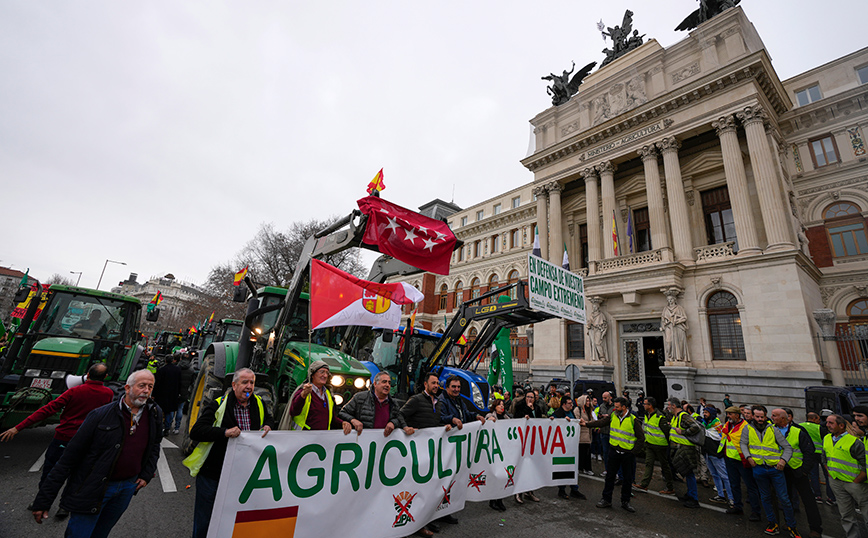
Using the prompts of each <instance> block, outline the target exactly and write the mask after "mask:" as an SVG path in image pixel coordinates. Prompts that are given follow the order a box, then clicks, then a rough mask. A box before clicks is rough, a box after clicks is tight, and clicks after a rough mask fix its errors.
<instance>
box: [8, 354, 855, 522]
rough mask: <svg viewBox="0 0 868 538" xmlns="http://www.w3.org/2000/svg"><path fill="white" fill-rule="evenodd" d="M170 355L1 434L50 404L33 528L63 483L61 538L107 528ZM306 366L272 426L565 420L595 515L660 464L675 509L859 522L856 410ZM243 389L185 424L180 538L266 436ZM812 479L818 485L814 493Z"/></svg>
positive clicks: (131, 483)
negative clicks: (406, 394) (342, 373)
mask: <svg viewBox="0 0 868 538" xmlns="http://www.w3.org/2000/svg"><path fill="white" fill-rule="evenodd" d="M180 361H181V357H171V358H170V359H169V360H167V361H166V364H165V365H164V366H162V367H161V368H160V369H157V370H156V372H155V373H152V372H151V371H149V370H148V369H143V370H138V371H136V372H133V373H132V374H131V375H130V377H129V378H128V379H127V382H126V385H125V386H124V393H123V394H122V395H121V396H120V397H119V398H116V399H112V391H111V390H110V389H108V388H107V387H105V386H104V385H103V380H104V379H105V375H106V370H105V366H104V365H101V364H96V365H94V366H93V367H91V369H90V370H89V372H88V377H87V380H86V382H85V383H84V384H82V385H80V386H78V387H74V388H72V389H70V390H68V391H66V392H64V393H63V394H62V395H61V396H60V397H59V398H57V399H56V400H54V401H52V402H51V403H49V404H48V405H46V406H44V407H43V408H41V409H40V410H38V411H36V412H35V413H34V414H33V415H31V416H30V417H28V418H27V419H26V420H24V421H23V422H22V423H20V424H19V425H17V426H16V427H14V428H10V429H9V430H7V431H6V432H3V433H2V434H0V440H2V441H9V440H11V439H12V438H14V437H15V435H17V434H18V433H19V432H20V431H21V430H23V429H25V428H27V427H30V426H33V425H35V424H37V423H39V422H41V421H42V420H44V419H45V418H47V417H49V416H51V415H53V414H55V413H57V412H58V411H62V413H61V418H60V424H59V425H58V427H57V428H56V430H55V436H54V440H53V441H52V443H51V445H50V446H49V450H48V451H47V453H46V458H45V466H44V469H43V475H42V478H41V480H40V483H39V491H38V494H37V496H36V498H35V500H34V501H33V502H32V503H31V505H30V507H29V510H31V511H32V512H33V516H34V518H35V519H36V521H37V522H39V523H41V522H42V521H43V520H44V519H45V518H47V517H48V511H49V509H50V508H51V505H52V504H53V502H54V500H55V499H56V497H57V495H58V494H59V493H60V489H61V487H62V486H63V484H64V483H66V487H65V489H64V491H63V493H62V495H61V500H60V511H59V513H57V514H56V516H65V515H69V516H70V518H69V523H68V526H67V531H66V536H70V537H99V536H108V534H109V533H110V531H111V529H112V527H113V526H114V525H115V523H117V521H118V520H119V519H120V517H121V516H122V514H123V513H124V511H125V510H126V508H127V506H128V505H129V504H130V502H131V500H132V496H133V495H134V494H135V492H137V491H138V490H140V489H141V488H143V487H145V486H147V484H148V482H150V480H151V479H152V478H153V477H154V473H155V470H156V463H157V460H158V458H159V456H160V450H159V445H160V442H161V440H162V438H163V436H164V435H171V434H174V433H177V431H178V426H179V423H180V416H181V415H182V413H183V409H184V406H185V402H186V401H187V399H188V398H189V388H190V384H191V383H192V376H191V375H190V372H189V371H188V370H189V364H183V363H182V364H180V365H179V364H178V363H179V362H180ZM308 373H309V380H308V382H307V383H304V384H303V385H302V386H300V387H298V389H297V390H296V391H295V392H294V393H293V395H292V396H291V398H290V401H289V405H288V408H289V412H288V413H286V414H285V415H284V416H283V417H282V420H281V423H280V429H293V430H302V431H303V430H329V429H338V430H342V431H343V433H344V434H347V435H348V434H350V433H352V432H354V431H355V432H358V433H361V432H362V431H364V430H365V429H368V430H371V429H373V430H378V431H379V430H381V431H382V432H383V435H384V436H389V435H390V434H391V433H392V432H393V431H394V430H395V429H400V430H402V431H403V432H404V433H406V434H413V433H414V432H415V431H416V430H417V429H420V428H444V430H445V431H450V430H451V429H453V428H458V429H461V428H462V427H463V425H464V424H467V423H470V422H473V421H480V422H482V423H484V422H485V421H498V420H509V419H529V418H546V417H549V418H552V419H566V420H571V421H572V420H575V421H578V422H579V424H580V425H581V426H582V427H581V428H580V431H579V438H578V443H579V446H578V454H579V458H578V470H579V473H580V474H584V475H588V476H593V475H594V474H595V472H594V470H593V466H592V462H594V461H599V462H602V464H603V467H604V469H605V470H604V471H602V473H601V476H602V477H603V478H604V480H605V485H604V487H603V492H602V498H601V499H600V500H599V501H598V502H597V503H596V507H597V508H601V509H606V508H611V507H612V506H613V496H614V491H615V488H616V487H617V486H620V497H619V502H620V506H621V508H622V509H624V510H625V511H627V512H629V513H633V512H635V511H636V510H635V508H634V507H633V504H632V503H633V500H634V498H635V497H634V495H635V493H634V491H636V490H638V491H639V492H642V491H648V489H649V488H650V486H651V482H652V480H653V479H654V470H655V467H659V470H660V475H661V477H662V481H663V485H664V486H663V489H661V490H660V494H662V495H676V490H675V488H676V483H679V484H680V483H683V484H684V487H685V491H684V494H683V495H681V496H679V497H678V499H679V500H680V501H681V502H682V504H683V506H684V507H686V508H691V509H695V508H699V507H700V497H699V484H700V483H701V484H702V485H703V486H705V487H709V488H710V487H713V488H714V491H715V495H714V496H711V497H709V498H708V499H707V500H708V502H711V503H718V504H722V505H726V506H727V508H726V514H729V515H732V516H739V515H742V514H744V513H745V501H744V495H743V493H744V492H745V491H746V493H747V506H748V508H749V510H748V519H749V520H750V521H760V520H761V517H762V515H764V516H765V519H766V523H767V526H766V528H765V534H767V535H778V534H781V533H782V532H786V533H787V534H788V535H789V536H790V537H796V538H798V537H800V536H801V535H800V533H799V531H798V529H797V523H796V520H795V517H794V513H795V511H797V510H798V509H799V507H800V506H803V507H804V511H805V515H806V516H807V521H808V526H809V530H810V536H811V537H812V538H815V537H819V536H821V535H822V532H823V527H822V518H821V514H820V510H819V509H818V504H821V503H824V502H825V503H826V504H829V505H830V506H837V508H838V511H839V513H840V518H841V524H842V526H843V529H844V531H845V533H846V535H847V537H848V538H855V537H858V536H860V522H859V521H858V519H862V520H863V522H864V523H866V524H868V484H866V450H865V441H866V440H868V438H866V437H865V435H864V434H863V432H868V406H857V407H855V408H853V414H852V416H846V417H844V416H841V415H836V414H833V413H832V412H831V411H828V410H824V412H823V413H821V414H817V413H812V412H809V413H808V414H807V420H806V421H805V422H802V423H796V422H794V420H793V412H792V410H790V409H786V408H777V409H772V410H771V412H769V410H768V409H767V408H766V407H764V406H762V405H753V406H749V405H741V406H736V405H734V404H733V402H732V401H731V400H730V399H729V396H728V395H727V396H726V397H725V399H724V402H723V404H724V409H723V410H721V409H718V408H717V407H715V406H712V405H709V404H708V403H707V402H706V401H705V400H704V399H702V398H700V399H699V402H698V403H697V405H696V407H694V406H693V405H691V404H690V403H689V402H687V401H683V400H679V399H677V398H670V399H668V400H667V401H666V402H661V403H658V402H657V401H656V400H655V398H653V397H647V398H646V397H645V395H644V394H642V393H641V392H640V393H639V394H638V395H637V399H636V402H635V404H634V402H633V401H632V400H631V399H630V397H629V392H628V391H626V390H625V391H623V394H622V396H620V397H615V395H614V394H613V393H612V392H602V393H601V394H600V401H598V399H597V397H595V395H594V393H593V391H592V390H589V391H588V392H587V393H586V394H582V395H580V396H578V398H575V399H574V398H573V397H572V395H571V394H570V391H569V390H568V389H562V390H558V389H557V387H555V386H554V385H552V386H551V387H550V388H549V390H548V391H547V392H543V393H541V391H540V390H537V389H533V388H532V387H526V388H524V389H521V388H518V389H516V390H515V395H514V396H513V395H512V394H510V393H509V392H508V391H505V390H502V389H500V390H495V391H493V392H492V399H491V402H490V405H489V408H490V412H489V413H488V414H487V415H485V416H482V415H480V414H478V413H476V412H475V411H474V410H473V409H472V408H470V407H468V405H466V403H465V400H464V398H463V397H462V396H461V380H460V378H458V377H457V376H452V377H449V378H447V379H446V380H445V383H444V386H443V387H442V390H441V386H440V380H439V378H438V376H437V375H435V374H428V375H427V376H425V378H424V380H423V383H422V385H423V386H422V390H421V392H419V393H417V394H415V395H414V396H412V397H410V398H409V399H408V400H407V401H406V402H405V403H404V404H403V405H399V403H398V402H397V401H396V400H394V398H392V396H391V395H390V393H391V383H392V380H391V377H390V375H389V374H388V373H386V372H380V373H378V374H377V375H375V376H374V378H373V380H372V384H371V389H370V390H368V391H362V392H359V393H357V394H356V395H355V396H354V397H353V398H352V399H351V400H350V401H349V402H347V403H346V405H344V406H343V407H342V408H340V409H339V410H338V409H337V408H336V406H335V403H334V398H333V396H332V394H331V392H330V391H329V388H328V381H329V379H330V378H331V373H330V371H329V367H328V365H327V364H326V363H325V362H323V361H314V362H313V363H312V364H311V365H310V367H309V370H308ZM255 384H256V375H255V373H254V372H253V371H252V370H249V369H247V368H242V369H240V370H238V371H237V372H235V374H234V375H233V377H232V383H231V389H230V390H228V391H227V393H226V394H225V395H223V396H221V397H220V398H218V399H216V400H215V401H213V402H210V403H209V404H208V405H205V406H204V407H203V408H202V410H201V411H200V415H199V419H198V420H197V421H196V423H195V424H194V426H193V427H192V429H191V430H190V438H191V439H192V440H193V441H195V442H196V443H197V445H196V447H195V449H194V450H193V452H192V454H191V455H190V456H188V457H187V458H186V459H185V460H184V465H186V466H187V467H188V468H189V469H190V473H191V475H192V476H194V477H196V498H195V507H194V515H193V537H194V538H197V537H204V536H206V535H207V533H208V526H209V523H210V520H211V515H212V512H213V509H214V501H215V498H216V493H217V486H218V484H219V482H220V474H221V471H222V468H223V459H224V457H225V453H226V448H227V443H228V440H229V439H231V438H233V437H238V436H239V435H240V434H241V432H243V431H261V432H262V436H263V437H265V436H266V435H267V434H268V432H269V431H271V430H272V429H275V427H276V426H275V420H274V418H273V417H272V415H271V413H270V410H269V409H268V406H267V405H266V404H265V403H264V402H263V401H262V399H261V398H259V396H257V395H256V394H255ZM496 389H497V388H496ZM821 415H822V416H821ZM173 423H174V425H173ZM637 458H642V459H643V460H644V469H643V473H642V476H641V478H639V477H638V476H637V474H636V473H637ZM821 476H822V477H823V478H824V480H825V484H826V489H825V494H826V498H825V500H824V499H823V496H822V494H823V491H821V489H820V480H821ZM679 487H680V486H679ZM566 490H567V488H566V486H562V487H559V488H558V493H557V495H558V496H559V497H560V498H563V499H579V500H583V499H586V497H585V495H584V494H582V493H581V492H580V491H579V484H578V481H577V483H576V484H573V485H571V486H570V492H569V493H567V491H566ZM507 499H509V498H507ZM507 499H497V500H492V501H490V502H489V506H490V507H491V509H493V510H498V511H503V510H506V509H507V507H506V505H505V504H504V501H505V500H507ZM512 499H513V500H514V502H515V503H517V504H524V503H525V501H528V500H530V501H533V502H539V501H540V498H539V496H538V495H537V494H536V492H534V491H528V492H522V493H520V494H517V495H514V496H513V497H512ZM779 511H781V512H782V513H783V518H782V520H779V518H778V512H779ZM443 523H448V524H455V523H458V519H457V517H456V516H455V515H448V516H445V517H442V518H440V519H438V520H435V521H432V522H430V523H428V524H427V525H426V526H425V527H424V528H422V529H421V530H420V531H418V534H420V535H422V536H433V534H434V533H437V532H439V531H440V525H441V524H443Z"/></svg>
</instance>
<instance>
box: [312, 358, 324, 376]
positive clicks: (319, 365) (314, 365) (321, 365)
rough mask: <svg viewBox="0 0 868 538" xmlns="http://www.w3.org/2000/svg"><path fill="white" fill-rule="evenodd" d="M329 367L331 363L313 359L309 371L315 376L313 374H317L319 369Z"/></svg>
mask: <svg viewBox="0 0 868 538" xmlns="http://www.w3.org/2000/svg"><path fill="white" fill-rule="evenodd" d="M328 367H329V365H328V364H326V363H325V361H320V360H316V361H313V363H312V364H311V365H310V368H308V370H307V371H308V372H309V373H310V375H311V376H313V374H315V373H316V372H317V370H319V369H321V368H328Z"/></svg>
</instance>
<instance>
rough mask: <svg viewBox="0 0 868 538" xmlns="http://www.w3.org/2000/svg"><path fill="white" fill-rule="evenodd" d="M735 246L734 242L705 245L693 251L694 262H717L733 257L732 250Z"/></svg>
mask: <svg viewBox="0 0 868 538" xmlns="http://www.w3.org/2000/svg"><path fill="white" fill-rule="evenodd" d="M734 246H735V241H727V242H726V243H717V244H716V245H706V246H704V247H697V248H694V249H693V252H694V253H695V254H696V262H697V263H699V262H704V261H717V260H722V259H725V258H731V257H733V256H735V252H734V251H733V250H732V248H733V247H734Z"/></svg>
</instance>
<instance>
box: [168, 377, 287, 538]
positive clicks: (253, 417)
mask: <svg viewBox="0 0 868 538" xmlns="http://www.w3.org/2000/svg"><path fill="white" fill-rule="evenodd" d="M255 384H256V374H255V373H254V372H253V370H251V369H249V368H242V369H240V370H238V371H237V372H235V375H233V377H232V390H230V391H229V392H227V393H226V396H223V397H221V398H218V399H217V400H215V401H213V402H211V403H210V404H208V405H207V406H205V408H204V409H203V410H202V412H201V414H200V415H199V419H198V420H197V421H196V424H194V425H193V428H192V429H191V430H190V438H191V439H192V440H194V441H198V442H199V443H200V445H202V446H201V448H200V447H199V446H197V447H196V450H194V451H193V454H192V455H191V456H190V458H187V459H186V460H184V464H185V465H188V463H189V462H190V459H191V458H194V457H195V456H196V455H197V454H201V455H202V457H206V459H205V461H204V463H202V466H201V468H200V469H199V472H198V474H197V475H195V476H196V504H195V507H194V508H193V538H205V536H207V535H208V526H209V524H210V523H211V512H212V511H213V510H214V500H215V499H216V498H217V485H218V484H219V483H220V472H221V471H222V470H223V459H224V458H225V457H226V445H227V444H228V443H229V438H231V437H238V436H239V435H241V432H242V431H260V430H261V431H262V432H263V433H262V437H265V436H266V435H267V434H268V432H270V431H271V430H272V429H273V428H274V420H273V419H272V418H271V412H270V411H269V409H268V406H266V405H265V404H264V402H263V401H262V399H261V398H259V396H257V395H255V394H254V393H253V392H254V387H255ZM221 407H222V415H223V419H222V420H221V421H220V423H219V424H217V420H216V416H217V412H218V410H220V408H221ZM207 443H212V444H211V445H210V449H208V450H207V452H206V451H204V450H203V449H205V448H206V446H207ZM205 454H207V456H205ZM188 466H189V465H188Z"/></svg>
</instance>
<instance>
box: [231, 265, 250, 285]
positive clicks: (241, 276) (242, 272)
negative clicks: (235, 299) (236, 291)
mask: <svg viewBox="0 0 868 538" xmlns="http://www.w3.org/2000/svg"><path fill="white" fill-rule="evenodd" d="M248 267H250V266H249V265H245V266H244V269H242V270H240V271H238V272H237V273H235V281H234V282H232V285H233V286H237V285H239V284H241V281H242V280H244V277H246V276H247V268H248Z"/></svg>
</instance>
